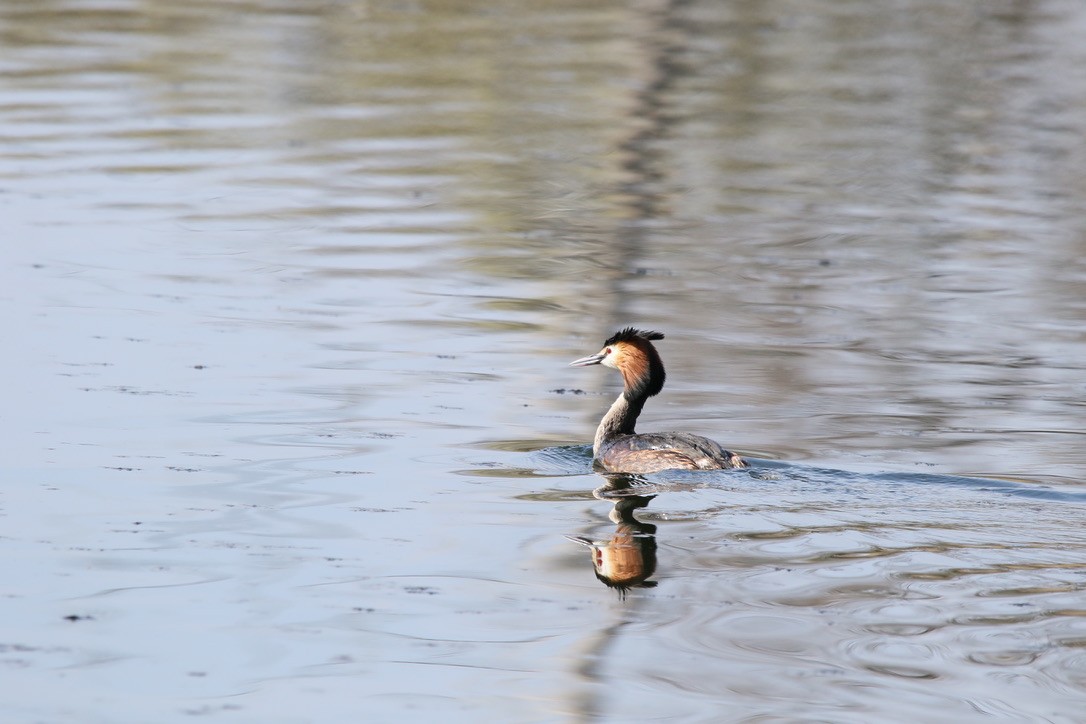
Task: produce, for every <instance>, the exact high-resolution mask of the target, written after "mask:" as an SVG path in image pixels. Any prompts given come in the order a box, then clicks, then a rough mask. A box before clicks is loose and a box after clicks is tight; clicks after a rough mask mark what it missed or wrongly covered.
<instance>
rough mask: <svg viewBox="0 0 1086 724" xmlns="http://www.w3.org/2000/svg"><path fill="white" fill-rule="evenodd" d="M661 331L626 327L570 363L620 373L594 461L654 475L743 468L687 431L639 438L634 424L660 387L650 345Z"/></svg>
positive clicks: (735, 458) (657, 359)
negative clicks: (620, 383) (593, 351)
mask: <svg viewBox="0 0 1086 724" xmlns="http://www.w3.org/2000/svg"><path fill="white" fill-rule="evenodd" d="M663 338H664V335H662V334H661V333H659V332H646V331H642V330H640V329H634V328H633V327H627V328H626V329H623V330H622V331H620V332H618V333H617V334H615V335H614V336H613V337H611V338H610V339H608V340H607V341H606V342H604V343H603V349H602V350H600V351H599V352H597V353H596V354H593V355H589V356H587V357H582V358H581V359H579V360H575V361H573V362H570V363H569V366H570V367H588V366H589V365H599V364H602V365H604V366H605V367H614V368H615V369H617V370H618V371H619V372H621V373H622V381H623V388H622V394H621V395H619V396H618V399H617V400H615V402H614V404H613V405H611V409H610V410H608V411H607V414H606V415H604V416H603V420H602V421H601V422H600V426H599V427H598V428H597V429H596V439H595V441H594V442H593V443H592V454H593V457H594V458H595V462H596V463H597V464H598V465H599V466H600V467H602V468H603V469H604V470H607V471H610V472H615V473H655V472H658V471H660V470H721V469H724V468H745V467H747V463H746V462H745V461H744V460H743V458H741V457H739V456H738V455H736V454H735V453H733V452H729V451H728V450H725V449H724V448H722V447H720V445H718V444H717V443H715V442H713V441H712V440H710V439H709V438H706V437H702V436H701V435H692V434H690V433H689V432H651V433H647V434H640V435H639V434H637V433H635V432H634V424H635V423H636V422H637V416H638V415H640V414H641V408H643V407H644V406H645V401H646V400H648V399H649V398H650V397H652V396H653V395H655V394H657V393H658V392H660V390H661V389H663V387H664V379H666V377H667V375H666V374H665V373H664V363H663V362H661V361H660V355H659V354H658V353H657V352H656V348H655V347H653V346H652V341H653V340H659V339H663Z"/></svg>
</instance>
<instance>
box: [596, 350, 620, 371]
mask: <svg viewBox="0 0 1086 724" xmlns="http://www.w3.org/2000/svg"><path fill="white" fill-rule="evenodd" d="M600 364H601V365H603V366H604V367H610V368H611V369H618V365H616V364H615V356H614V355H613V354H609V355H607V356H606V357H604V358H603V359H602V360H600Z"/></svg>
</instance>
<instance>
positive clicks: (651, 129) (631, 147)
mask: <svg viewBox="0 0 1086 724" xmlns="http://www.w3.org/2000/svg"><path fill="white" fill-rule="evenodd" d="M681 4H682V3H681V2H678V1H676V0H672V1H671V2H666V3H664V4H663V5H662V6H661V7H660V8H659V9H648V10H646V11H645V12H644V15H643V20H644V22H645V25H646V30H645V32H644V33H643V34H642V35H641V37H640V38H639V39H638V41H637V44H639V45H640V46H641V47H642V49H643V51H644V52H643V53H642V54H641V57H643V58H646V59H647V60H646V61H645V67H644V78H643V79H642V80H641V87H640V88H639V89H638V90H637V91H636V92H635V94H634V103H633V105H632V106H631V108H630V110H629V113H628V115H627V117H626V120H627V122H628V124H629V126H630V128H631V129H634V130H633V131H632V132H631V134H630V136H629V137H628V138H626V139H625V140H623V141H620V142H619V143H618V151H619V158H621V159H622V160H621V163H620V166H621V168H622V170H623V172H624V173H623V174H622V180H621V181H620V182H619V183H618V184H617V185H616V187H615V189H614V191H613V193H614V195H615V196H617V197H618V203H619V204H620V205H621V206H622V207H624V208H626V209H627V210H628V211H629V218H627V219H625V220H623V221H622V222H621V223H620V225H619V226H618V227H617V228H615V229H614V231H613V233H614V237H613V238H609V239H603V240H601V242H600V247H599V248H600V250H601V253H602V254H603V255H606V257H607V261H606V264H605V268H606V269H607V270H608V274H609V277H610V293H609V294H607V295H606V298H607V299H608V300H609V302H608V303H609V304H611V305H613V307H612V309H610V310H609V311H608V313H607V314H606V315H598V314H597V315H593V317H594V318H595V319H597V320H601V321H602V320H603V319H604V318H606V319H607V320H608V322H609V324H608V325H607V326H616V325H621V324H624V323H626V322H628V321H630V320H629V316H630V314H631V311H630V309H629V306H630V301H631V300H632V299H633V298H634V295H633V289H631V287H630V285H629V284H628V281H629V280H630V279H631V277H632V278H634V279H636V278H637V276H638V273H639V270H638V267H637V262H638V259H639V258H640V257H641V255H642V254H641V250H642V248H643V246H644V244H645V242H646V238H647V236H648V233H649V230H650V229H651V228H652V224H651V223H646V222H652V221H653V220H656V219H659V218H662V217H665V216H666V209H665V203H664V201H665V198H664V195H663V193H662V192H661V183H662V182H663V181H664V179H665V175H664V173H663V172H662V171H661V170H660V159H659V158H658V154H656V153H655V152H654V151H653V149H652V143H653V142H654V141H657V140H658V139H661V138H665V137H666V136H667V135H668V131H669V129H670V126H671V125H672V124H671V122H670V121H669V114H668V113H667V111H666V108H667V100H666V98H665V96H666V94H667V91H668V90H669V89H670V88H671V87H672V86H673V85H674V81H675V78H676V75H677V73H678V72H679V68H680V67H679V65H678V63H677V62H676V54H677V53H678V51H679V49H680V48H681V47H682V44H681V43H679V42H678V41H676V40H674V39H672V36H674V35H675V34H677V33H683V32H684V30H683V27H682V24H681V22H680V21H679V20H678V18H677V14H676V9H677V8H678V7H679V6H680V5H681ZM595 298H596V299H601V298H604V297H603V295H598V294H597V295H595Z"/></svg>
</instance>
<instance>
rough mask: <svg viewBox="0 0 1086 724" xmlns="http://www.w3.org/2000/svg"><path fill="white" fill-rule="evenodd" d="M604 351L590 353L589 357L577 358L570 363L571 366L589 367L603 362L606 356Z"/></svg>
mask: <svg viewBox="0 0 1086 724" xmlns="http://www.w3.org/2000/svg"><path fill="white" fill-rule="evenodd" d="M606 356H607V355H605V354H604V353H603V352H597V353H596V354H590V355H588V356H587V357H581V358H580V359H575V360H573V361H572V362H570V363H569V366H570V367H588V366H589V365H598V364H599V363H600V362H603V358H604V357H606Z"/></svg>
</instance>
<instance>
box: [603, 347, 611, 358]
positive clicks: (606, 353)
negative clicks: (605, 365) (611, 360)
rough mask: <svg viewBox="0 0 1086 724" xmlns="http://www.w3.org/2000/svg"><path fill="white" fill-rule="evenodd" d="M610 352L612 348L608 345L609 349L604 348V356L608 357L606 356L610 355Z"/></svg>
mask: <svg viewBox="0 0 1086 724" xmlns="http://www.w3.org/2000/svg"><path fill="white" fill-rule="evenodd" d="M609 354H611V348H610V347H608V348H607V349H605V350H603V356H604V357H606V356H607V355H609Z"/></svg>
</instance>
